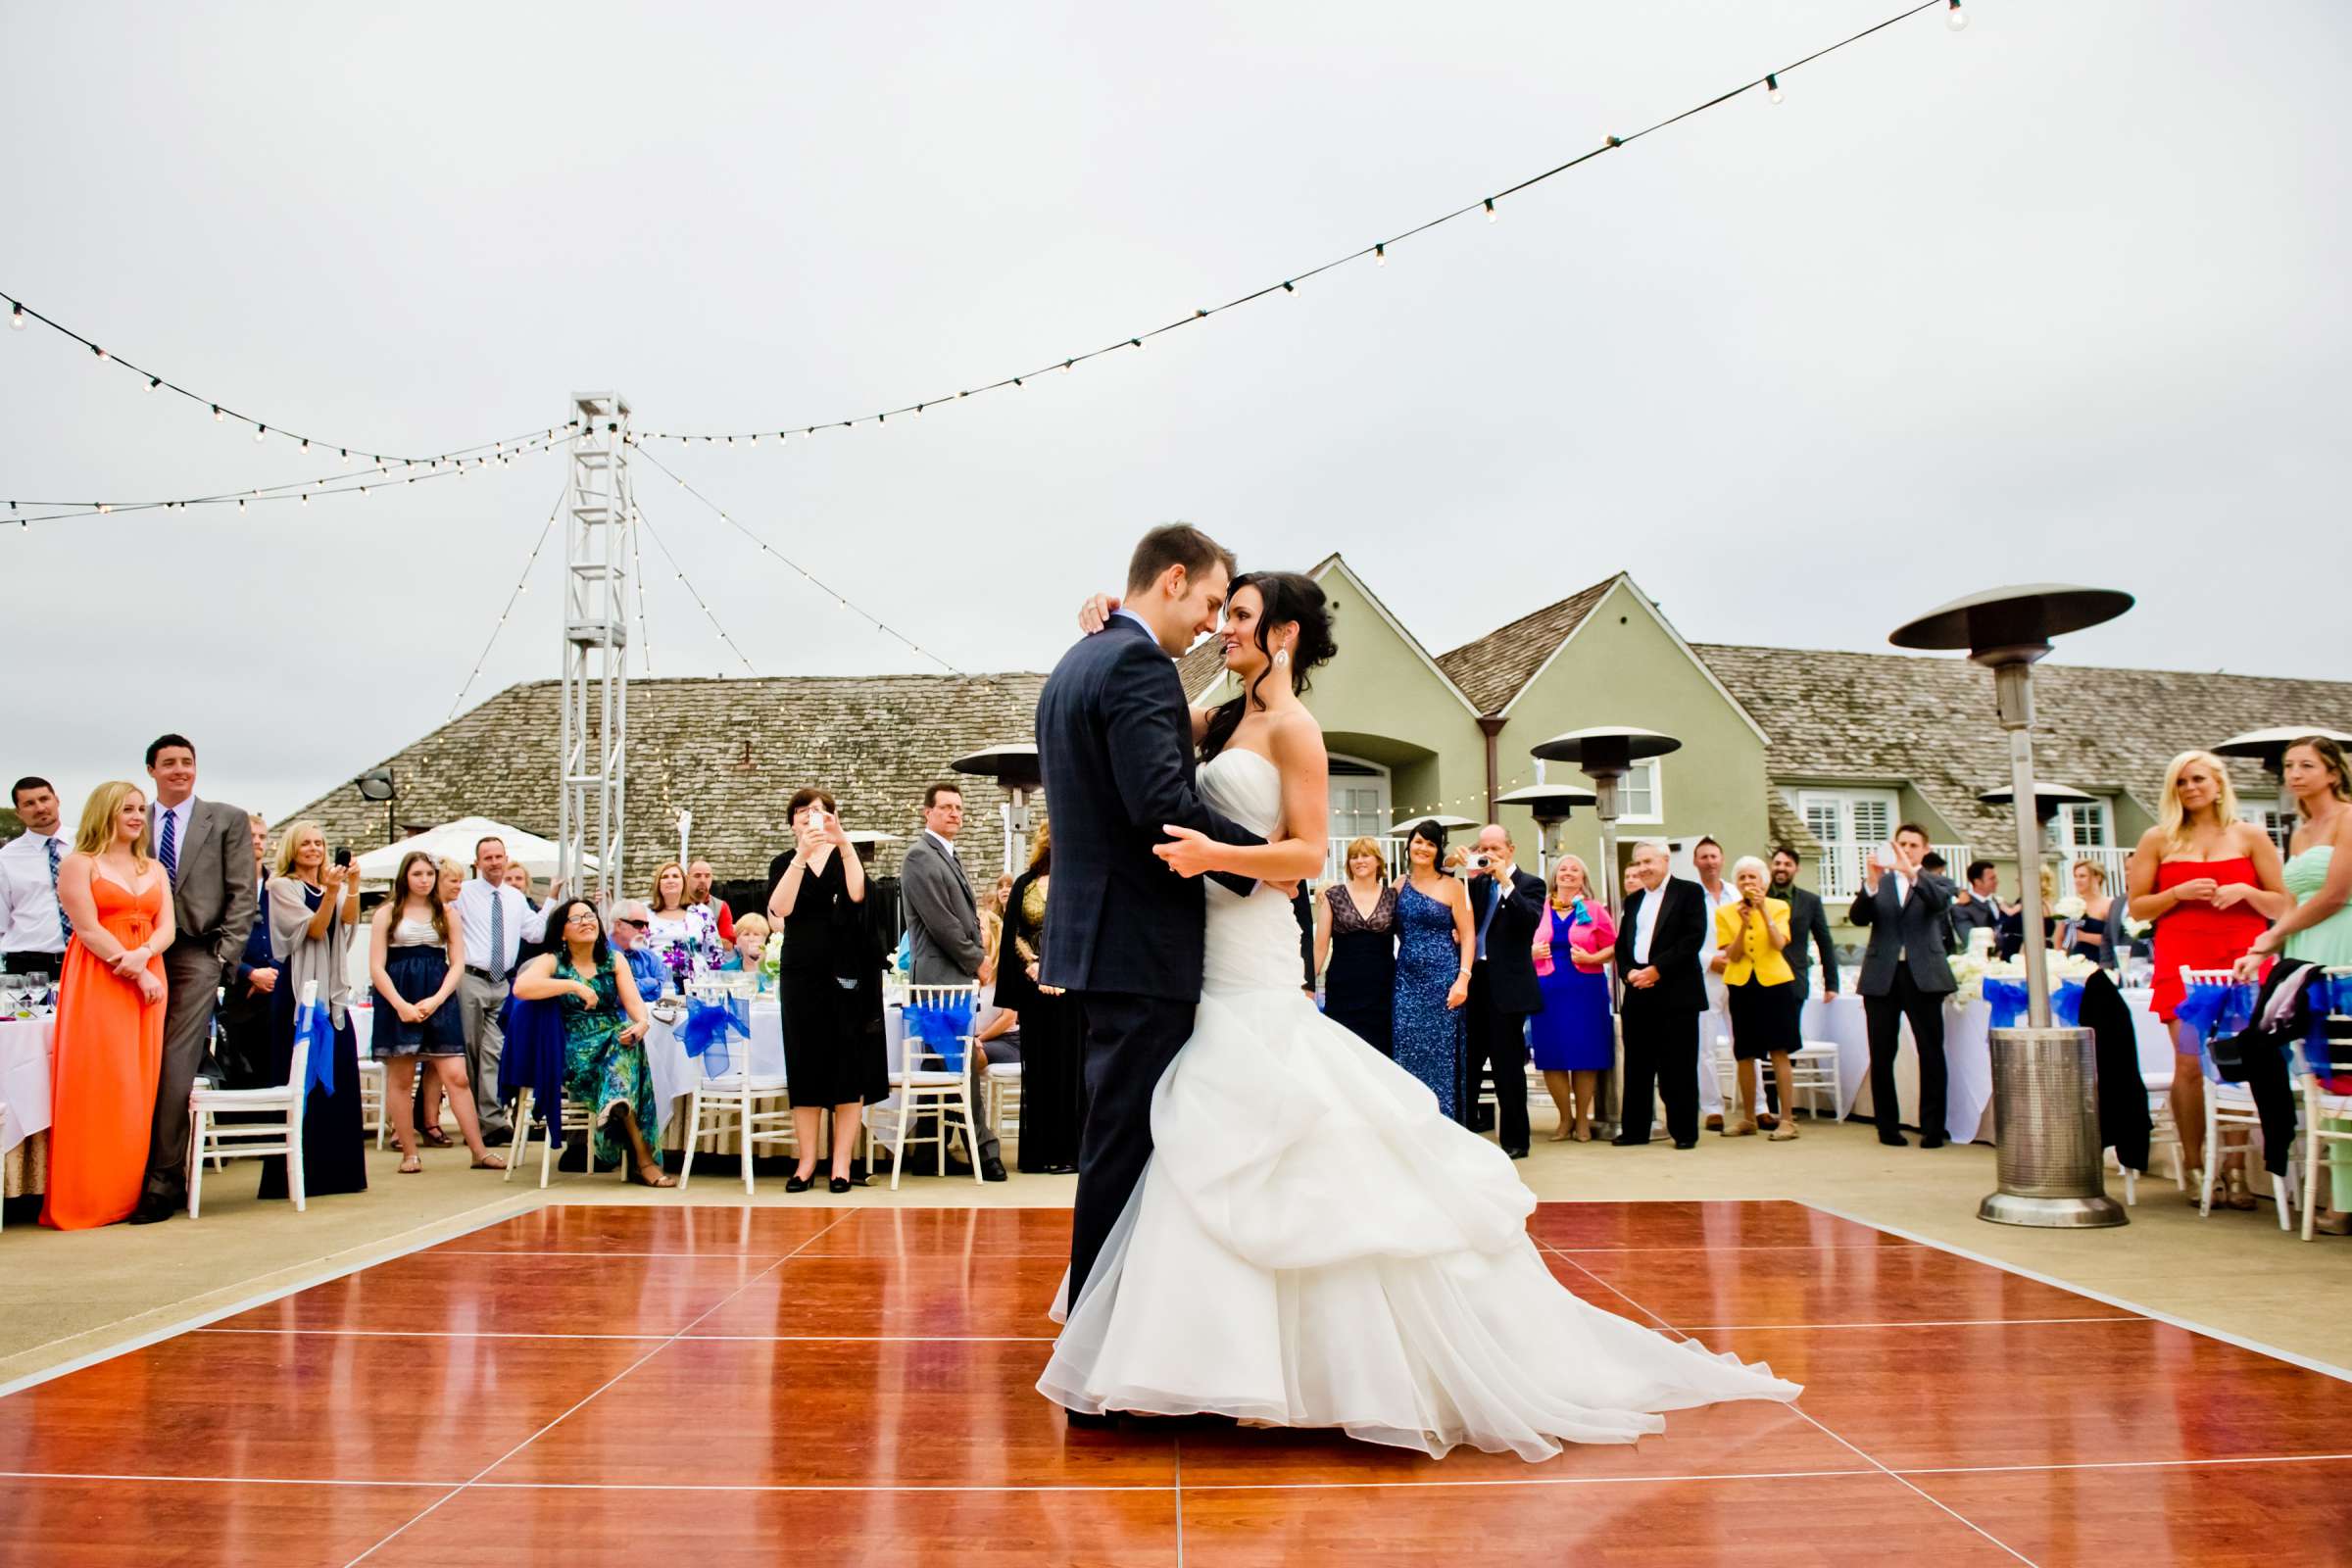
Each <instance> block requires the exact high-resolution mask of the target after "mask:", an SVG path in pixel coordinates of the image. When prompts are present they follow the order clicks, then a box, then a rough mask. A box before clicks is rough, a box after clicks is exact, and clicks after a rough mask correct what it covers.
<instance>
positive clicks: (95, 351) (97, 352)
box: [90, 343, 106, 360]
mask: <svg viewBox="0 0 2352 1568" xmlns="http://www.w3.org/2000/svg"><path fill="white" fill-rule="evenodd" d="M90 352H91V353H92V354H95V355H97V356H98V357H99V358H100V359H102V360H103V359H105V358H106V350H104V349H102V348H100V347H99V346H98V345H97V344H95V343H93V344H91V345H90Z"/></svg>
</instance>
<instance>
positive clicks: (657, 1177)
mask: <svg viewBox="0 0 2352 1568" xmlns="http://www.w3.org/2000/svg"><path fill="white" fill-rule="evenodd" d="M649 1171H650V1172H651V1173H652V1174H651V1175H648V1174H647V1173H648V1172H649ZM629 1179H630V1180H631V1181H633V1182H635V1183H637V1184H638V1185H639V1186H640V1187H675V1186H677V1185H678V1179H677V1178H676V1177H675V1176H672V1175H670V1174H669V1173H668V1172H667V1171H664V1170H663V1169H662V1167H661V1166H659V1165H639V1166H638V1167H637V1174H636V1175H634V1176H632V1177H630V1178H629Z"/></svg>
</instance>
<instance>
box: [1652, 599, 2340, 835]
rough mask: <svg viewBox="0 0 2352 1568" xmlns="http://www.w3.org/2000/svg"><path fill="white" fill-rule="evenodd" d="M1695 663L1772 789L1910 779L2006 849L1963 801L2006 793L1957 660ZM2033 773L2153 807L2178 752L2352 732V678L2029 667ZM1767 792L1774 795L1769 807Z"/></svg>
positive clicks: (2002, 817) (2250, 782) (2249, 785)
mask: <svg viewBox="0 0 2352 1568" xmlns="http://www.w3.org/2000/svg"><path fill="white" fill-rule="evenodd" d="M1692 651H1693V652H1695V653H1696V654H1697V655H1698V656H1699V658H1700V659H1702V660H1704V661H1705V662H1706V663H1707V666H1708V667H1709V668H1710V669H1712V670H1714V671H1715V675H1716V678H1717V679H1719V680H1721V681H1722V682H1723V684H1724V685H1725V686H1726V687H1727V688H1729V689H1730V691H1731V692H1732V693H1733V695H1735V696H1736V697H1738V698H1739V699H1740V703H1741V704H1742V705H1743V706H1744V707H1745V708H1746V709H1747V710H1748V711H1750V712H1752V713H1755V714H1758V715H1759V716H1760V717H1761V718H1762V719H1763V721H1764V724H1765V727H1766V729H1767V730H1768V731H1769V732H1770V736H1771V740H1770V744H1769V750H1768V751H1767V753H1766V758H1765V768H1766V770H1767V771H1768V772H1769V773H1770V774H1771V775H1772V776H1773V777H1774V778H1775V779H1790V778H1810V779H1823V780H1837V781H1848V782H1852V783H1856V784H1889V785H1891V784H1894V783H1898V782H1902V781H1908V782H1909V783H1910V784H1912V786H1913V787H1915V788H1916V789H1917V790H1918V791H1919V792H1920V794H1921V795H1922V796H1924V797H1925V798H1926V799H1927V801H1928V803H1929V804H1930V805H1931V806H1933V807H1935V808H1936V810H1937V811H1939V812H1941V813H1942V814H1943V815H1944V817H1945V818H1947V819H1948V820H1949V821H1950V822H1951V824H1952V826H1953V827H1954V828H1956V829H1957V830H1959V831H1960V832H1961V833H1963V834H1965V835H1966V836H1967V838H1968V840H1969V842H1970V843H1972V844H1984V845H1994V844H1999V843H2002V842H2006V840H2005V838H2004V835H2006V834H2010V833H2013V832H2014V831H2015V828H2014V826H2013V825H2012V824H2013V822H2014V819H2013V818H2011V817H2010V816H2009V815H2008V814H2007V813H2006V812H2001V811H1992V810H1988V809H1985V807H1983V806H1981V805H1979V804H1978V802H1977V799H1976V797H1977V792H1978V791H1980V790H1986V789H1993V788H1996V787H1998V786H2000V785H2003V784H2006V783H2008V782H2009V744H2008V737H2007V735H2006V734H2005V733H2004V732H2003V731H2002V729H2001V728H2000V727H1999V725H1998V724H1996V723H1995V722H1994V720H1993V706H1992V672H1991V671H1990V670H1988V669H1986V668H1985V667H1984V666H1983V665H1981V664H1975V663H1971V662H1969V661H1967V660H1965V659H1925V658H1914V657H1910V656H1906V655H1900V654H1848V653H1827V652H1821V651H1818V650H1809V649H1808V650H1799V649H1789V648H1752V647H1736V646H1729V645H1725V644H1720V643H1698V644H1694V645H1692ZM2275 724H2324V725H2326V726H2327V727H2328V728H2330V729H2339V730H2342V729H2352V682H2344V681H2325V680H2295V679H2288V678H2275V677H2269V676H2259V675H2215V674H2190V673H2186V672H2181V671H2175V670H2159V669H2108V668H2101V667H2098V666H2094V665H2083V664H2041V665H2038V666H2036V668H2035V670H2034V762H2035V766H2036V769H2037V771H2038V772H2039V774H2040V776H2041V777H2043V778H2045V779H2048V780H2051V781H2053V782H2055V783H2060V784H2071V785H2074V786H2075V787H2076V788H2078V789H2084V790H2090V791H2093V792H2106V791H2111V790H2112V791H2121V792H2124V793H2128V794H2130V795H2131V796H2132V797H2133V798H2134V799H2135V800H2137V801H2138V802H2139V803H2140V804H2141V805H2142V806H2143V807H2146V808H2148V809H2150V810H2153V809H2155V806H2156V804H2157V799H2158V795H2159V793H2160V791H2161V789H2162V786H2163V782H2164V770H2165V766H2166V764H2168V763H2169V762H2171V760H2173V759H2174V758H2175V757H2176V756H2178V755H2180V753H2181V752H2184V751H2188V750H2191V749H2193V748H2197V747H2204V746H2211V745H2212V744H2213V743H2214V742H2216V741H2219V740H2224V739H2226V738H2228V737H2229V736H2231V735H2235V734H2239V733H2241V732H2243V731H2245V730H2251V729H2265V728H2268V727H2270V726H2272V725H2275ZM2230 774H2231V777H2232V779H2233V780H2234V782H2235V783H2236V785H2237V790H2238V794H2239V796H2240V798H2241V799H2243V800H2246V801H2248V802H2252V803H2260V802H2263V801H2266V800H2269V799H2272V798H2274V795H2275V792H2276V790H2277V787H2278V786H2277V785H2276V784H2275V783H2274V782H2272V781H2271V780H2270V779H2268V778H2267V777H2266V776H2265V774H2264V773H2263V771H2262V768H2261V767H2260V765H2259V764H2257V763H2254V762H2251V761H2232V762H2231V764H2230ZM1778 793H1779V792H1778V791H1775V794H1776V796H1777V795H1778Z"/></svg>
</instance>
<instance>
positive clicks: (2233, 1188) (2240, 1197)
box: [2225, 1170, 2254, 1213]
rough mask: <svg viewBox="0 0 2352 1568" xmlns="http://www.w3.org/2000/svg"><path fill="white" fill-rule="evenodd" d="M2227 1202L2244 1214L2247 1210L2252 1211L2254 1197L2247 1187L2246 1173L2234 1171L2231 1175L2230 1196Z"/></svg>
mask: <svg viewBox="0 0 2352 1568" xmlns="http://www.w3.org/2000/svg"><path fill="white" fill-rule="evenodd" d="M2225 1201H2227V1202H2228V1203H2229V1206H2230V1207H2231V1208H2234V1209H2236V1210H2238V1211H2239V1212H2240V1213H2243V1212H2245V1211H2246V1210H2247V1209H2250V1208H2252V1207H2253V1206H2254V1195H2253V1193H2252V1192H2250V1191H2249V1190H2248V1189H2247V1187H2246V1173H2245V1172H2244V1171H2242V1170H2233V1171H2231V1172H2230V1173H2229V1196H2228V1198H2227V1199H2226V1200H2225Z"/></svg>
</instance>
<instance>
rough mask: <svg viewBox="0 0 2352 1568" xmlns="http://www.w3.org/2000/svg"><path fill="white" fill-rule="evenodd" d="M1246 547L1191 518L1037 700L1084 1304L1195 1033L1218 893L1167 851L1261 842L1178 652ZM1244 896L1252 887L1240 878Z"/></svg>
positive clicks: (1053, 961)
mask: <svg viewBox="0 0 2352 1568" xmlns="http://www.w3.org/2000/svg"><path fill="white" fill-rule="evenodd" d="M1232 575H1233V557H1232V555H1231V554H1230V553H1229V552H1227V551H1226V550H1225V549H1224V548H1223V547H1222V546H1220V545H1219V544H1218V543H1217V542H1216V541H1215V540H1213V539H1211V538H1209V537H1208V535H1206V534H1204V533H1202V532H1201V530H1200V529H1198V528H1195V527H1193V526H1192V525H1191V524H1189V523H1182V522H1172V523H1168V524H1166V525H1164V526H1162V527H1158V528H1154V529H1152V531H1151V532H1150V533H1148V534H1146V535H1145V536H1144V539H1143V542H1142V543H1141V544H1139V545H1137V546H1136V547H1135V556H1134V559H1133V560H1132V561H1131V562H1130V563H1129V564H1128V567H1127V592H1126V597H1125V600H1124V602H1123V604H1122V605H1121V607H1120V608H1119V609H1118V610H1117V611H1116V612H1115V613H1113V614H1112V615H1111V617H1110V621H1109V624H1107V625H1106V626H1104V628H1103V630H1102V631H1101V632H1099V633H1097V634H1095V635H1094V636H1091V637H1084V638H1081V639H1080V640H1079V642H1078V644H1077V646H1076V647H1074V648H1072V649H1071V650H1070V651H1069V652H1068V653H1066V654H1064V655H1063V656H1062V658H1061V662H1060V663H1058V664H1056V665H1054V673H1053V675H1052V676H1051V677H1050V678H1049V679H1048V680H1047V682H1046V689H1045V692H1044V695H1042V696H1041V697H1040V698H1039V699H1038V704H1037V751H1038V760H1039V763H1040V765H1041V767H1042V769H1043V771H1044V774H1045V786H1046V803H1047V809H1048V810H1049V811H1051V812H1052V814H1053V818H1054V915H1053V918H1052V919H1051V920H1049V921H1048V922H1047V925H1046V930H1045V934H1044V938H1043V940H1044V948H1045V951H1044V954H1043V956H1042V962H1041V964H1040V968H1039V973H1038V979H1039V980H1040V982H1042V983H1043V984H1045V985H1049V986H1055V987H1058V988H1060V989H1061V990H1064V991H1068V992H1073V993H1075V994H1076V996H1077V998H1078V1003H1079V1010H1080V1012H1081V1014H1082V1015H1083V1017H1084V1019H1085V1027H1086V1037H1085V1038H1086V1045H1085V1058H1086V1092H1087V1111H1086V1129H1085V1132H1084V1134H1083V1136H1082V1138H1081V1139H1080V1142H1079V1148H1078V1198H1077V1202H1076V1204H1075V1213H1074V1215H1073V1221H1072V1228H1071V1237H1070V1286H1069V1300H1070V1303H1071V1304H1072V1305H1073V1306H1074V1305H1075V1304H1076V1303H1077V1300H1078V1293H1079V1291H1080V1289H1081V1288H1082V1287H1083V1286H1084V1285H1085V1284H1086V1278H1087V1275H1088V1273H1089V1272H1090V1271H1092V1269H1093V1268H1094V1264H1095V1257H1096V1255H1097V1254H1098V1253H1100V1252H1101V1251H1102V1250H1103V1242H1104V1240H1105V1239H1106V1238H1107V1237H1108V1236H1109V1234H1110V1228H1111V1226H1112V1225H1113V1224H1114V1223H1116V1221H1117V1220H1118V1217H1119V1214H1120V1212H1121V1211H1122V1210H1123V1209H1125V1208H1126V1206H1127V1200H1128V1197H1129V1195H1130V1194H1132V1193H1133V1192H1134V1190H1135V1184H1136V1182H1137V1181H1138V1180H1140V1179H1141V1178H1142V1176H1143V1173H1144V1166H1145V1164H1146V1163H1147V1162H1148V1161H1149V1160H1150V1159H1151V1157H1152V1089H1153V1087H1154V1086H1155V1085H1157V1084H1158V1082H1159V1077H1160V1074H1161V1073H1162V1072H1163V1071H1164V1070H1165V1069H1166V1067H1167V1065H1168V1063H1169V1062H1170V1061H1171V1060H1173V1059H1174V1058H1175V1055H1176V1053H1177V1051H1178V1050H1179V1049H1180V1048H1181V1047H1182V1046H1183V1045H1184V1043H1185V1041H1186V1040H1188V1039H1190V1038H1191V1037H1192V1033H1193V1008H1194V1005H1195V1004H1197V1003H1198V1002H1199V1001H1200V1000H1201V943H1202V927H1203V924H1204V922H1205V917H1206V904H1205V893H1204V890H1203V888H1202V885H1201V879H1200V878H1198V877H1182V876H1178V875H1176V874H1175V873H1174V872H1172V871H1170V870H1169V869H1168V867H1167V866H1166V865H1165V864H1163V863H1162V862H1161V861H1160V860H1159V859H1158V858H1157V857H1155V856H1154V855H1153V854H1152V846H1153V845H1155V844H1157V843H1159V842H1160V841H1161V840H1162V839H1163V838H1165V837H1166V835H1165V834H1164V833H1162V832H1161V828H1162V826H1163V825H1164V824H1168V823H1175V824H1179V825H1181V826H1184V827H1189V828H1193V829H1196V830H1197V831H1199V832H1201V833H1205V834H1207V835H1208V836H1209V837H1211V838H1213V839H1217V840H1220V841H1222V842H1224V843H1227V844H1256V843H1260V842H1262V841H1261V840H1260V839H1259V838H1258V837H1257V836H1256V835H1255V834H1252V833H1250V832H1249V831H1248V830H1246V829H1244V828H1241V827H1239V826H1236V825H1235V824H1234V823H1232V822H1229V821H1227V820H1226V819H1225V818H1224V817H1222V816H1220V815H1218V814H1217V813H1216V812H1215V811H1212V810H1210V809H1208V807H1207V806H1205V805H1204V804H1202V802H1201V796H1200V794H1199V792H1198V791H1197V790H1196V789H1195V788H1194V783H1193V775H1194V767H1195V763H1194V753H1193V726H1192V713H1191V710H1190V709H1188V708H1187V707H1186V706H1185V701H1184V685H1183V683H1182V682H1181V681H1180V680H1179V679H1178V678H1177V675H1176V665H1175V663H1174V660H1175V657H1176V656H1177V655H1178V654H1181V653H1183V652H1184V651H1185V650H1186V649H1187V648H1189V647H1191V646H1192V644H1193V643H1194V641H1195V640H1196V639H1198V638H1199V637H1200V636H1201V633H1202V632H1205V631H1207V630H1209V628H1210V627H1212V626H1213V625H1215V624H1216V620H1217V613H1218V611H1219V610H1220V609H1222V608H1223V606H1224V603H1225V591H1226V585H1227V583H1228V582H1229V581H1230V579H1231V577H1232ZM1226 880H1227V881H1229V882H1231V883H1233V884H1234V886H1235V887H1236V889H1237V891H1241V892H1245V893H1246V892H1248V891H1249V889H1250V886H1251V884H1250V883H1249V882H1247V881H1243V880H1241V879H1236V878H1227V879H1226Z"/></svg>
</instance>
